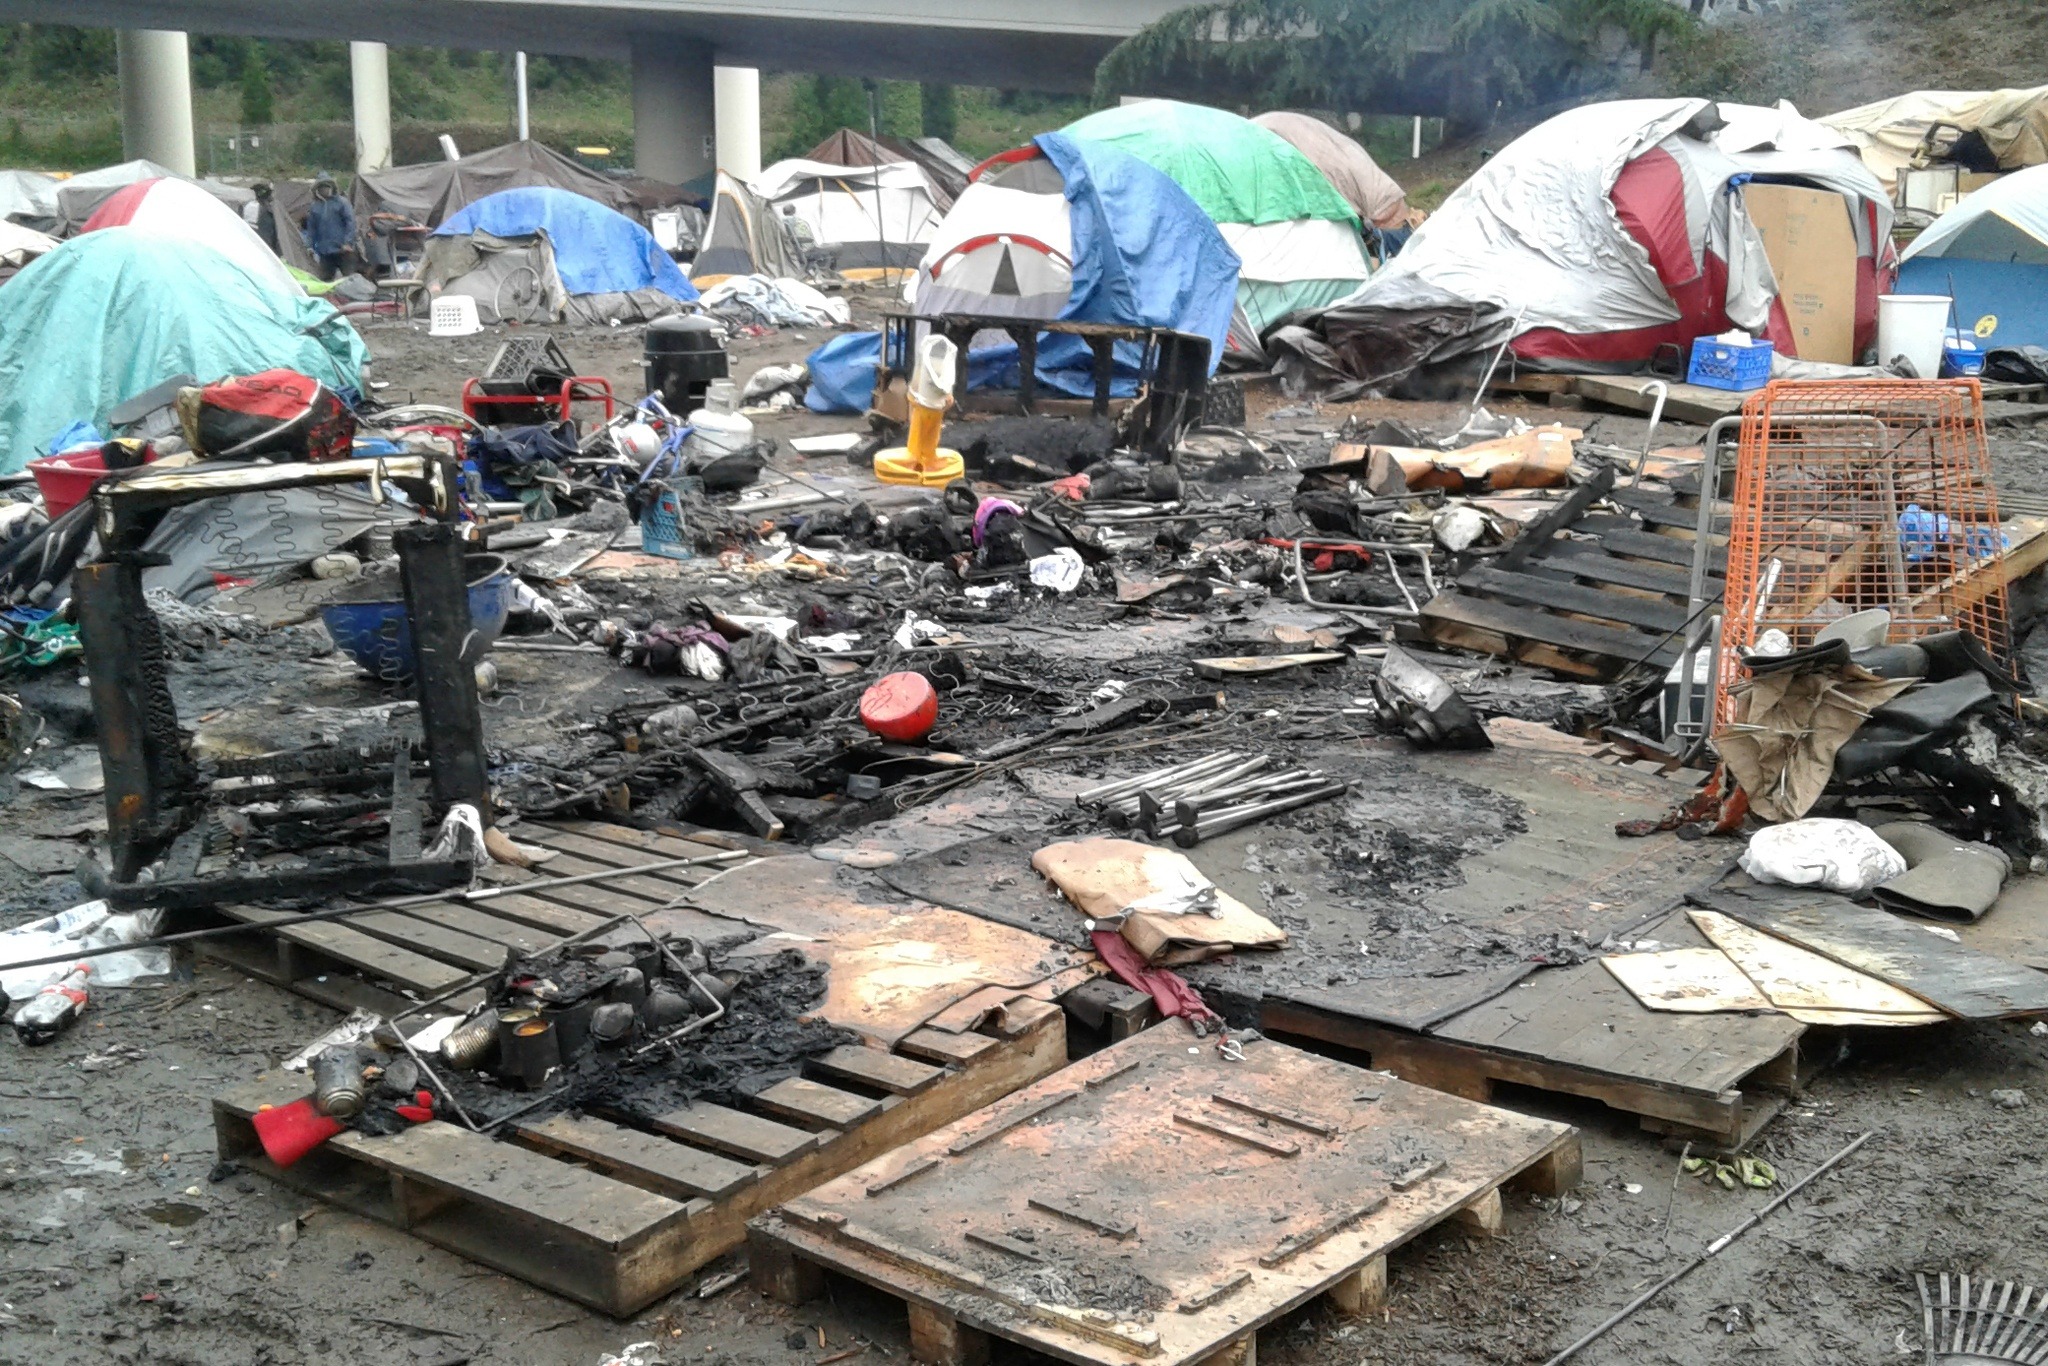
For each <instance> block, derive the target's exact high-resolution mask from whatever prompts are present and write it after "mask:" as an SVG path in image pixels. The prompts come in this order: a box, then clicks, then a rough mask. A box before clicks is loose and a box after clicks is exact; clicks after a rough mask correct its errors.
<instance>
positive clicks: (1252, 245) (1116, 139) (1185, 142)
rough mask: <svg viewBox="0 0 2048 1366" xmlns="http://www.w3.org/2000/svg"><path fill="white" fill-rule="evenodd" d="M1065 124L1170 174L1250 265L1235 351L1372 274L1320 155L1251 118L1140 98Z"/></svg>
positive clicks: (1235, 327)
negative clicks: (1313, 156) (1314, 157)
mask: <svg viewBox="0 0 2048 1366" xmlns="http://www.w3.org/2000/svg"><path fill="white" fill-rule="evenodd" d="M1064 131H1066V132H1067V133H1069V134H1071V135H1072V136H1074V137H1076V138H1084V139H1086V140H1088V141H1090V142H1103V143H1107V144H1109V145H1110V146H1111V147H1115V148H1117V149H1118V150H1119V151H1124V152H1128V153H1130V154H1131V155H1132V156H1134V157H1136V158H1137V159H1138V160H1140V161H1142V162H1144V163H1146V164H1147V165H1149V166H1151V167H1153V168H1154V169H1156V170H1160V171H1164V172H1165V173H1166V174H1167V176H1168V177H1169V178H1171V179H1172V180H1173V181H1174V182H1175V183H1177V184H1178V185H1179V186H1180V187H1181V188H1182V189H1183V190H1186V191H1187V192H1188V197H1189V198H1191V199H1193V200H1194V201H1195V203H1197V204H1199V205H1201V206H1202V211H1203V212H1204V213H1206V214H1208V215H1209V217H1210V219H1211V221H1213V222H1214V223H1215V224H1216V227H1217V229H1218V230H1219V231H1220V232H1222V234H1223V240H1224V241H1226V242H1228V243H1229V244H1230V246H1231V248H1232V250H1234V251H1236V252H1237V255H1238V259H1239V260H1240V261H1242V262H1243V268H1242V270H1241V271H1240V272H1239V274H1238V282H1237V313H1236V316H1234V317H1233V318H1232V319H1231V324H1230V340H1229V348H1228V349H1229V350H1230V351H1232V352H1235V353H1237V354H1239V355H1240V356H1243V357H1246V358H1257V357H1258V356H1259V354H1260V348H1259V339H1260V337H1261V336H1263V335H1264V334H1265V332H1266V331H1267V329H1269V328H1271V327H1272V326H1273V325H1274V324H1276V323H1278V322H1279V321H1280V320H1281V319H1283V318H1285V317H1286V316H1287V315H1288V314H1290V313H1294V312H1297V311H1299V310H1303V309H1313V308H1321V307H1323V306H1325V305H1327V304H1329V303H1332V302H1334V301H1336V300H1338V299H1341V298H1343V297H1344V296H1346V295H1348V294H1350V293H1352V292H1353V291H1355V290H1356V289H1357V288H1358V287H1359V286H1360V285H1362V284H1364V283H1365V280H1366V276H1367V275H1368V274H1369V273H1370V270H1371V268H1370V266H1369V265H1368V264H1367V262H1366V259H1365V250H1364V246H1363V244H1362V243H1361V241H1360V238H1359V221H1358V214H1357V212H1356V211H1355V210H1354V209H1353V208H1352V207H1351V205H1350V204H1349V203H1347V202H1346V201H1345V199H1344V197H1343V196H1342V195H1340V194H1338V193H1337V190H1336V188H1335V187H1334V186H1332V185H1331V184H1330V182H1329V180H1328V179H1327V178H1326V177H1325V176H1324V175H1323V173H1322V172H1321V171H1319V170H1317V169H1316V167H1315V163H1314V162H1312V161H1310V160H1309V159H1308V158H1307V157H1305V156H1303V155H1302V154H1301V153H1300V152H1299V151H1298V150H1296V148H1295V147H1294V145H1293V144H1292V143H1290V142H1288V141H1287V140H1286V139H1285V138H1283V137H1281V136H1280V135H1279V134H1278V133H1274V132H1272V131H1270V130H1268V129H1265V128H1261V127H1260V126H1259V125H1257V124H1256V123H1253V122H1252V121H1251V120H1250V119H1242V118H1239V117H1238V116H1237V115H1235V114H1232V113H1229V112H1227V111H1225V110H1222V109H1212V108H1210V107H1208V106H1207V105H1201V104H1183V103H1181V102H1180V101H1179V100H1140V101H1138V102H1137V103H1136V104H1126V105H1120V106H1118V107H1116V108H1113V109H1103V110H1100V111H1098V112H1096V113H1093V114H1090V115H1088V117H1086V118H1084V119H1081V120H1079V121H1078V122H1075V123H1071V124H1068V125H1067V127H1066V129H1065V130H1064Z"/></svg>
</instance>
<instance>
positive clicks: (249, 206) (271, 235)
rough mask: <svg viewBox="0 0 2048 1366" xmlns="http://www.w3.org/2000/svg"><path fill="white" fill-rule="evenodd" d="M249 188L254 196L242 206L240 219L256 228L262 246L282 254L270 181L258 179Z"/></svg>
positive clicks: (275, 206) (275, 205)
mask: <svg viewBox="0 0 2048 1366" xmlns="http://www.w3.org/2000/svg"><path fill="white" fill-rule="evenodd" d="M249 188H250V189H251V190H253V191H254V192H255V195H256V197H255V198H254V199H252V200H250V201H249V202H248V203H246V204H244V205H243V206H242V221H243V222H245V223H247V224H248V225H249V226H250V227H252V228H254V229H255V230H256V235H257V236H258V237H260V238H262V239H263V245H264V246H266V247H269V248H270V249H271V250H272V251H274V252H276V253H277V254H278V255H280V256H282V255H284V252H283V250H282V249H281V248H280V247H279V246H278V245H277V204H276V203H275V201H273V200H272V199H271V197H270V182H269V181H267V180H259V181H257V182H256V183H255V184H254V185H252V186H250V187H249Z"/></svg>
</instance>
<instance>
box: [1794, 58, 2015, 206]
mask: <svg viewBox="0 0 2048 1366" xmlns="http://www.w3.org/2000/svg"><path fill="white" fill-rule="evenodd" d="M1820 122H1821V123H1824V124H1826V125H1827V126H1828V127H1829V128H1832V129H1833V130H1835V131H1836V132H1837V133H1840V134H1842V135H1843V136H1844V137H1846V138H1848V139H1849V141H1851V142H1852V143H1854V144H1855V146H1856V150H1857V151H1859V152H1860V153H1862V155H1863V164H1864V165H1865V166H1868V167H1869V168H1870V169H1871V171H1872V172H1873V173H1874V174H1875V175H1876V176H1877V178H1878V179H1879V180H1880V181H1882V182H1883V184H1884V187H1885V190H1886V192H1887V193H1889V192H1890V191H1891V190H1892V189H1893V188H1894V187H1895V186H1896V185H1897V183H1898V176H1899V172H1900V171H1902V170H1905V169H1906V168H1907V167H1908V166H1911V165H1912V164H1913V154H1914V153H1915V152H1916V151H1917V150H1918V149H1919V147H1920V141H1921V139H1922V138H1924V137H1925V136H1926V135H1927V130H1928V129H1930V128H1932V127H1933V126H1934V125H1935V124H1937V123H1939V124H1946V125H1949V126H1950V127H1954V128H1961V129H1963V130H1964V131H1966V132H1974V133H1976V134H1977V135H1978V136H1980V137H1982V138H1983V139H1984V145H1985V147H1986V148H1987V149H1988V150H1989V151H1990V152H1991V155H1992V156H1993V157H1995V158H1996V159H1997V161H1998V167H1999V169H2000V170H2002V171H2017V170H2020V169H2021V168H2023V167H2027V166H2039V165H2041V164H2042V163H2044V162H2048V85H2038V86H2035V87H2033V88H2032V89H2030V90H1914V91H1910V92H1908V93H1907V94H1904V95H1895V96H1893V97H1892V98H1891V99H1888V100H1879V101H1878V102H1877V103H1875V104H1864V105H1858V106H1857V107H1856V108H1854V109H1844V110H1843V111H1842V112H1841V113H1839V114H1829V115H1828V116H1827V117H1826V118H1823V119H1821V120H1820Z"/></svg>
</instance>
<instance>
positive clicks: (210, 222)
mask: <svg viewBox="0 0 2048 1366" xmlns="http://www.w3.org/2000/svg"><path fill="white" fill-rule="evenodd" d="M118 227H129V228H133V229H135V230H136V231H137V232H140V233H143V234H145V235H147V236H150V237H160V238H170V239H176V240H180V241H186V242H201V243H204V244H205V245H206V246H209V247H212V248H213V249H214V250H215V251H217V252H219V253H220V254H221V255H223V256H225V257H227V258H228V259H229V260H230V261H233V262H234V263H235V264H236V265H238V266H240V267H242V269H244V270H246V271H248V272H249V273H250V275H252V276H254V277H255V278H257V279H259V280H261V281H263V282H264V283H265V284H267V285H270V286H271V287H272V288H274V289H277V290H279V291H282V292H283V293H286V294H303V293H305V290H304V288H303V287H301V286H300V284H299V282H298V281H297V280H296V279H294V278H293V276H292V273H291V271H290V270H288V269H286V267H285V264H284V262H283V261H281V260H279V259H278V255H277V253H276V252H274V251H272V250H271V249H270V248H269V246H267V245H266V244H265V243H264V241H263V239H262V238H260V237H258V236H257V235H256V230H255V229H254V228H252V227H250V226H249V225H248V224H247V223H245V222H243V221H242V215H240V214H238V213H236V212H235V211H234V210H233V209H231V208H229V207H228V206H227V205H226V204H225V203H223V202H222V201H221V200H219V199H217V198H215V197H214V196H213V195H212V194H210V193H208V192H207V190H206V189H205V188H204V187H203V186H201V185H200V184H199V183H198V182H197V181H192V180H184V179H180V178H178V177H175V176H166V177H163V178H162V179H158V180H139V181H136V182H135V183H134V184H133V185H126V186H123V187H122V188H121V189H119V190H116V191H115V192H114V193H112V194H110V195H108V196H107V197H106V198H105V199H104V200H102V201H101V202H100V206H99V207H98V208H97V209H94V210H93V214H92V217H90V218H88V219H86V221H85V225H84V227H83V228H82V229H81V231H84V232H93V231H95V230H97V229H101V228H118Z"/></svg>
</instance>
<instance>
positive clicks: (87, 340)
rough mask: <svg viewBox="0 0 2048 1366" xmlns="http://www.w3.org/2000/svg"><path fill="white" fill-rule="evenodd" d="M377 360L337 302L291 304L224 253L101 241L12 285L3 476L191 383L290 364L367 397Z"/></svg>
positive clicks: (77, 246) (3, 297)
mask: <svg viewBox="0 0 2048 1366" xmlns="http://www.w3.org/2000/svg"><path fill="white" fill-rule="evenodd" d="M369 355H370V353H369V350H368V349H367V348H366V347H365V346H364V345H363V339H362V338H361V337H359V336H357V335H356V330H355V328H353V327H351V326H350V325H349V322H348V319H346V318H344V317H342V316H341V315H340V314H339V313H336V312H335V311H334V308H333V306H332V305H330V304H328V303H325V302H323V301H321V300H319V299H309V298H307V297H306V296H305V295H303V294H289V295H288V294H285V293H284V292H283V291H281V290H279V289H278V288H277V287H276V285H275V284H273V283H272V282H271V281H270V280H268V279H265V278H259V277H257V276H255V275H252V274H250V273H249V272H248V271H247V270H245V269H243V268H242V267H241V266H240V265H238V264H236V263H235V262H233V261H231V260H229V259H228V258H227V257H225V256H223V255H221V254H220V253H219V252H217V251H215V250H213V248H211V247H208V246H205V245H203V244H201V243H197V242H192V241H188V240H184V239H171V238H162V237H156V236H152V235H150V234H148V233H144V232H142V231H140V230H138V229H135V228H125V227H124V228H102V229H101V230H100V231H98V232H89V233H86V234H84V235H83V236H80V237H74V238H72V239H71V240H70V241H68V242H66V243H64V244H63V245H62V246H60V247H58V248H57V249H56V250H55V251H52V252H49V253H47V254H45V255H43V256H40V257H38V258H36V259H35V260H34V261H31V262H30V263H29V264H28V266H27V268H26V269H24V270H23V271H22V272H21V273H20V274H19V275H16V276H15V277H14V278H13V279H11V280H9V281H8V282H7V284H6V285H5V286H4V287H0V474H12V473H14V472H15V471H16V470H19V469H20V468H21V467H22V466H23V465H25V464H27V463H28V462H29V461H30V460H32V459H34V458H36V457H37V456H39V455H43V454H47V453H48V452H49V450H50V443H51V442H52V441H53V440H54V439H55V438H56V436H57V434H58V433H59V432H62V431H63V430H65V429H66V428H67V427H69V426H70V425H71V424H73V423H75V422H91V423H95V424H99V425H102V426H104V424H105V421H106V416H107V412H108V410H109V409H111V408H113V407H115V406H116V405H118V404H119V403H121V402H122V401H123V400H126V399H130V398H133V397H134V396H135V395H137V394H139V393H141V392H143V391H144V390H145V389H150V388H153V387H155V386H156V385H158V384H161V383H163V382H164V381H165V380H167V379H171V378H173V377H174V376H177V375H188V374H189V375H196V376H198V378H199V379H200V380H201V382H203V383H208V384H210V383H212V382H213V381H215V380H220V379H226V378H227V377H228V376H230V375H251V374H255V373H257V372H258V371H261V370H270V369H275V368H277V367H279V366H283V367H287V368H289V369H293V370H296V371H298V372H299V373H300V374H303V375H310V376H312V377H313V378H314V379H317V380H322V381H324V382H326V383H327V384H328V385H330V386H331V387H333V388H335V389H347V390H356V389H360V388H361V387H362V368H363V365H364V363H365V362H367V361H368V360H369Z"/></svg>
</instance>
